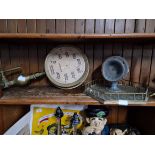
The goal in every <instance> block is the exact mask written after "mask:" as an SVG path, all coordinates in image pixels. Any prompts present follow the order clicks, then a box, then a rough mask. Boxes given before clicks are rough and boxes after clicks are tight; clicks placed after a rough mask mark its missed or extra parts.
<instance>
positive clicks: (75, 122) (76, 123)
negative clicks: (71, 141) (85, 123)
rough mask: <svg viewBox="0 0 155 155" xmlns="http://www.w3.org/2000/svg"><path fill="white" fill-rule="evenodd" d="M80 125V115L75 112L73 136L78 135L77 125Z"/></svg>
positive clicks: (72, 121) (72, 120) (72, 122)
mask: <svg viewBox="0 0 155 155" xmlns="http://www.w3.org/2000/svg"><path fill="white" fill-rule="evenodd" d="M79 123H80V119H79V115H78V114H77V113H76V112H75V113H74V115H73V117H72V119H71V126H72V128H73V135H77V125H78V124H79Z"/></svg>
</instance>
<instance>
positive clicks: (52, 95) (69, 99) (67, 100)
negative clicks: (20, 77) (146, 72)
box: [0, 87, 155, 106]
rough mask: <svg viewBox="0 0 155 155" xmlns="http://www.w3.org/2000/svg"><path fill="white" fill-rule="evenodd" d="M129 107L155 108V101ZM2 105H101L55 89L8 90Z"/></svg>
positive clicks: (106, 103)
mask: <svg viewBox="0 0 155 155" xmlns="http://www.w3.org/2000/svg"><path fill="white" fill-rule="evenodd" d="M128 103H129V106H155V101H148V102H131V101H129V102H128ZM0 104H1V105H2V104H3V105H31V104H82V105H88V104H89V105H101V103H99V102H98V101H96V100H94V99H92V98H91V97H89V96H86V95H85V94H83V93H79V92H77V91H76V92H75V91H73V90H67V91H66V90H62V89H55V88H52V87H26V88H10V89H8V90H5V91H3V97H2V98H1V99H0ZM104 104H105V105H118V101H105V103H104Z"/></svg>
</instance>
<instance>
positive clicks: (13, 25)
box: [7, 19, 17, 33]
mask: <svg viewBox="0 0 155 155" xmlns="http://www.w3.org/2000/svg"><path fill="white" fill-rule="evenodd" d="M7 29H8V30H7V31H8V33H16V32H17V20H16V19H9V20H7Z"/></svg>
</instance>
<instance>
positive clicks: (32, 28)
mask: <svg viewBox="0 0 155 155" xmlns="http://www.w3.org/2000/svg"><path fill="white" fill-rule="evenodd" d="M27 33H36V20H35V19H27Z"/></svg>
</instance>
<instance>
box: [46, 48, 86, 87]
mask: <svg viewBox="0 0 155 155" xmlns="http://www.w3.org/2000/svg"><path fill="white" fill-rule="evenodd" d="M45 72H46V74H47V77H48V79H49V80H50V81H51V82H52V83H53V84H54V85H55V86H57V87H60V88H64V89H65V88H66V89H71V88H75V87H77V86H79V85H81V84H82V83H83V82H84V81H85V79H86V78H87V76H88V73H89V63H88V59H87V57H86V55H84V53H82V52H81V50H80V49H78V48H76V47H72V46H61V47H60V46H59V47H56V48H54V49H52V50H51V51H50V52H49V54H48V55H47V57H46V60H45Z"/></svg>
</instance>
